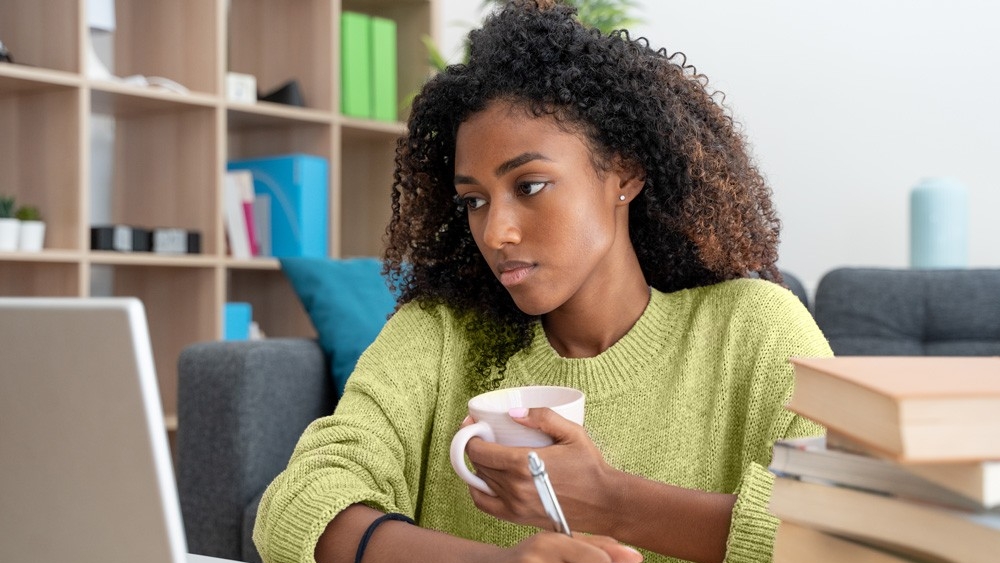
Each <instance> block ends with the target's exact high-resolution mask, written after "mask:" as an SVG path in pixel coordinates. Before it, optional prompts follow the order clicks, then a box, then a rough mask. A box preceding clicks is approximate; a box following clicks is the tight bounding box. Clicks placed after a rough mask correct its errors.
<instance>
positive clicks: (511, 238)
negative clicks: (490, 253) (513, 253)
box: [483, 201, 521, 249]
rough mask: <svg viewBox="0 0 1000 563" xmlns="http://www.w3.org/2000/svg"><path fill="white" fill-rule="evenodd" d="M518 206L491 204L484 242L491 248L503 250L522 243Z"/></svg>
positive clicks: (488, 210)
mask: <svg viewBox="0 0 1000 563" xmlns="http://www.w3.org/2000/svg"><path fill="white" fill-rule="evenodd" d="M515 207H516V206H514V205H511V204H508V203H504V202H496V201H494V202H491V203H490V205H489V208H488V209H487V212H486V224H485V225H484V226H483V242H484V243H486V246H487V247H489V248H496V249H499V248H502V247H503V246H504V245H507V244H517V243H519V242H521V229H520V227H519V225H518V217H517V210H516V209H515Z"/></svg>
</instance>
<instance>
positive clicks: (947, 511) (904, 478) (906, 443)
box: [770, 357, 1000, 563]
mask: <svg viewBox="0 0 1000 563" xmlns="http://www.w3.org/2000/svg"><path fill="white" fill-rule="evenodd" d="M792 363H793V365H794V367H795V379H796V381H795V391H794V393H793V395H792V399H791V401H790V403H789V408H790V409H791V410H793V411H795V412H797V413H799V414H801V415H803V416H805V417H808V418H810V419H813V420H815V421H817V422H819V423H821V424H823V425H825V426H826V427H827V432H828V433H827V436H826V438H803V439H790V440H782V441H779V442H777V443H776V444H775V447H774V455H773V458H772V462H771V467H770V468H771V471H772V472H773V473H774V474H775V476H776V477H775V484H774V491H773V494H772V498H771V504H770V510H771V512H772V513H774V515H775V516H777V517H778V518H779V519H780V520H781V524H780V525H779V527H778V534H777V538H776V540H775V558H774V560H775V562H776V563H783V562H785V563H790V562H799V561H810V562H817V563H822V562H833V561H838V562H839V561H852V562H855V561H857V562H870V563H880V562H886V563H888V562H896V563H900V562H927V561H943V562H953V563H966V562H968V563H977V562H983V563H985V562H996V561H1000V358H997V357H978V358H977V357H840V358H823V359H793V360H792Z"/></svg>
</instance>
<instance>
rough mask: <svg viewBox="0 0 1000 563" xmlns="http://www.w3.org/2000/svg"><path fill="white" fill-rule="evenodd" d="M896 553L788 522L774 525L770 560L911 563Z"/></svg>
mask: <svg viewBox="0 0 1000 563" xmlns="http://www.w3.org/2000/svg"><path fill="white" fill-rule="evenodd" d="M914 561H922V560H918V559H911V558H909V557H906V556H904V555H902V554H899V553H891V552H889V551H885V550H882V549H879V548H877V547H875V546H872V545H868V544H864V543H860V542H856V541H851V540H848V539H845V538H841V537H838V536H835V535H833V534H827V533H825V532H821V531H819V530H815V529H813V528H809V527H807V526H801V525H799V524H795V523H793V522H789V521H787V520H786V521H783V522H781V523H779V524H778V531H777V534H776V535H775V537H774V563H805V562H808V563H848V562H850V563H912V562H914Z"/></svg>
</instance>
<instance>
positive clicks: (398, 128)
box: [337, 116, 406, 142]
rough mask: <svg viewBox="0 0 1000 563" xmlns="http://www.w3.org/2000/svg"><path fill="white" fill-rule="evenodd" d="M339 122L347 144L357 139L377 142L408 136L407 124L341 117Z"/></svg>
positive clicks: (338, 119)
mask: <svg viewBox="0 0 1000 563" xmlns="http://www.w3.org/2000/svg"><path fill="white" fill-rule="evenodd" d="M337 121H338V123H340V126H341V129H342V130H343V136H344V140H345V142H346V141H349V140H351V139H355V138H356V139H365V140H369V141H377V140H379V139H393V140H394V139H396V138H397V137H399V136H400V135H405V134H406V124H405V123H400V122H394V123H389V122H386V121H375V120H373V119H359V118H357V117H346V116H339V117H338V118H337Z"/></svg>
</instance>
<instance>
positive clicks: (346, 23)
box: [340, 12, 372, 118]
mask: <svg viewBox="0 0 1000 563" xmlns="http://www.w3.org/2000/svg"><path fill="white" fill-rule="evenodd" d="M371 34H372V19H371V16H368V15H365V14H359V13H356V12H342V13H341V15H340V96H341V98H340V111H341V112H342V113H343V114H344V115H350V116H354V117H364V118H369V117H371V116H372V59H371V47H370V45H371Z"/></svg>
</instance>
